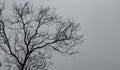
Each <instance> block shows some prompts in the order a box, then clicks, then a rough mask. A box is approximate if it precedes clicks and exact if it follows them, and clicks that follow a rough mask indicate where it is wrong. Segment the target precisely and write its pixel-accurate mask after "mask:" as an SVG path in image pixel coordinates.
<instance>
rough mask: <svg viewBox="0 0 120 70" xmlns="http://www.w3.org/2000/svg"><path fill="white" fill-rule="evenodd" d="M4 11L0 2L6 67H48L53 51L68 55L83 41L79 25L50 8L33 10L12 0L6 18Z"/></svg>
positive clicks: (1, 45) (0, 33)
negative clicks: (8, 14)
mask: <svg viewBox="0 0 120 70" xmlns="http://www.w3.org/2000/svg"><path fill="white" fill-rule="evenodd" d="M4 10H5V7H4V3H0V48H1V49H2V50H3V51H4V52H5V53H6V55H7V56H6V57H5V58H6V60H5V62H6V63H7V67H8V69H9V70H47V67H48V66H49V64H50V62H49V59H50V58H51V54H52V52H58V53H60V54H67V55H71V54H74V53H75V52H74V51H73V50H72V48H74V47H75V46H76V45H77V44H81V43H82V42H83V35H78V34H77V31H78V29H79V24H77V23H75V22H74V20H73V19H66V20H65V19H63V18H62V17H60V16H59V15H57V14H56V13H55V10H54V9H52V8H50V7H40V8H39V9H37V10H35V9H33V7H32V5H31V4H30V2H25V3H24V4H16V3H14V4H13V5H12V13H11V14H10V16H9V17H8V16H7V17H6V16H5V15H4Z"/></svg>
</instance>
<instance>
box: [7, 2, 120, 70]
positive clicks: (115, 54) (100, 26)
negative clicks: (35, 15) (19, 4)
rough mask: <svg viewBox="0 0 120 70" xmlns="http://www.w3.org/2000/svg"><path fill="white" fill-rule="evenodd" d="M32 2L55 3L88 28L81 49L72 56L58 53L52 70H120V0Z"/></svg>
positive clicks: (63, 13)
mask: <svg viewBox="0 0 120 70" xmlns="http://www.w3.org/2000/svg"><path fill="white" fill-rule="evenodd" d="M15 1H19V0H15ZM22 1H23V0H22ZM41 1H42V2H41ZM6 2H8V3H9V2H12V0H6ZM32 2H33V3H34V4H36V5H37V4H39V3H42V4H43V5H50V6H52V7H55V8H56V9H57V13H59V15H62V16H64V17H73V18H74V19H75V20H76V21H77V22H79V23H80V24H81V28H82V31H83V32H87V34H86V36H85V38H86V42H85V43H84V44H83V45H82V46H81V47H79V50H80V53H79V54H77V55H75V56H71V57H69V56H61V55H55V56H54V57H53V59H52V61H53V63H54V65H53V66H52V67H51V68H50V70H120V54H119V53H120V37H119V36H120V31H119V30H120V0H32Z"/></svg>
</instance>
